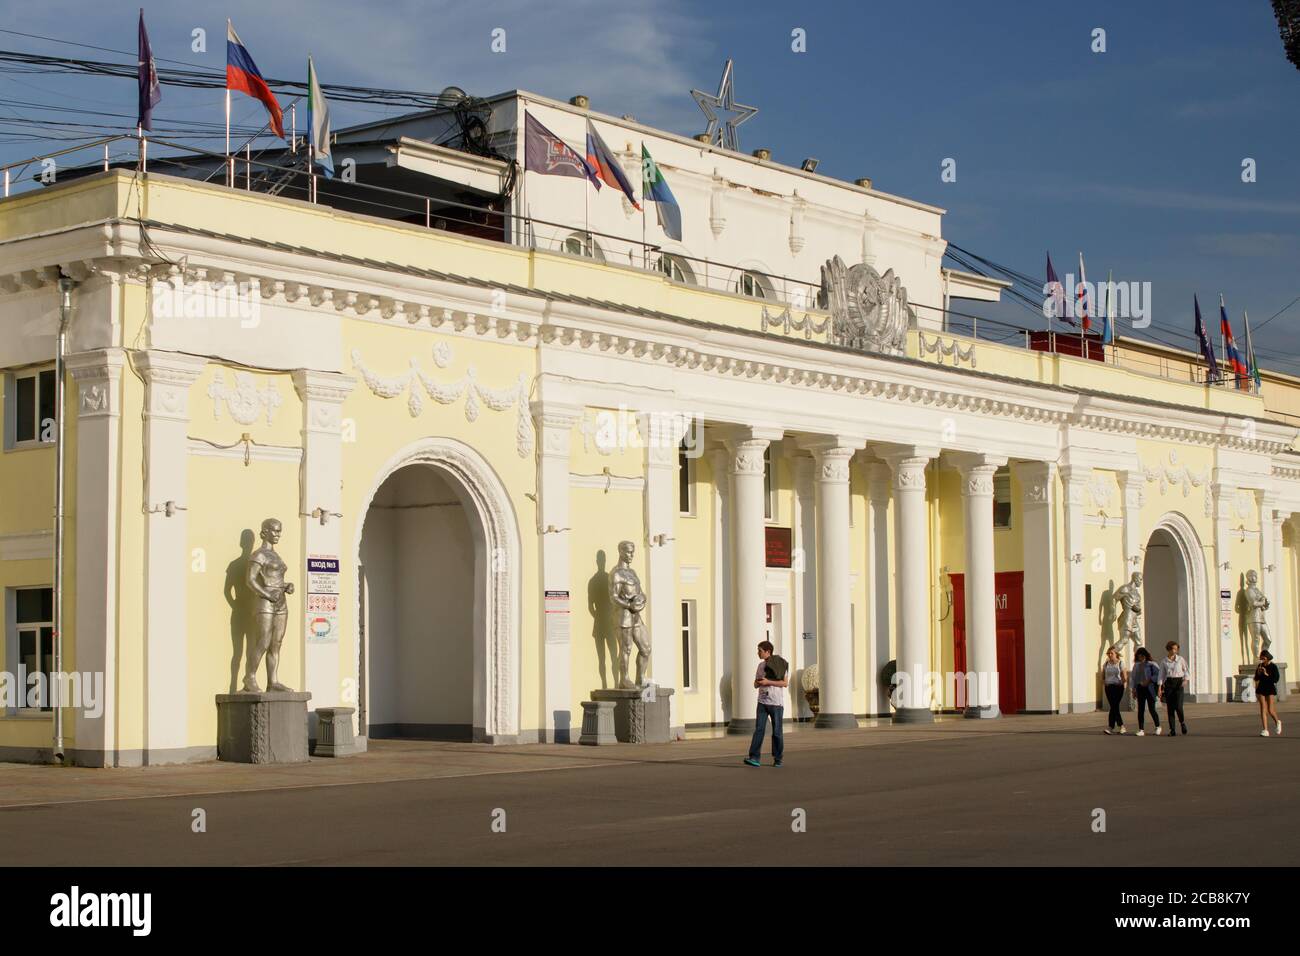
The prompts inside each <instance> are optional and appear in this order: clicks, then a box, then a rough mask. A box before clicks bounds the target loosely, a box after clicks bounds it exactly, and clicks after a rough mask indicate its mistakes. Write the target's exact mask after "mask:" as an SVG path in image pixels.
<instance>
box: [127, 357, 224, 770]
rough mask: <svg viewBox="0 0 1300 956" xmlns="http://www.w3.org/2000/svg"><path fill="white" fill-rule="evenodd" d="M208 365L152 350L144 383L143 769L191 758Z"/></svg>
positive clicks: (142, 366) (139, 363)
mask: <svg viewBox="0 0 1300 956" xmlns="http://www.w3.org/2000/svg"><path fill="white" fill-rule="evenodd" d="M206 365H207V359H205V358H199V357H196V356H191V355H183V354H180V353H176V352H156V351H146V352H142V353H140V354H139V356H138V357H137V359H136V367H137V368H138V370H139V372H140V374H141V375H142V376H143V377H144V381H145V401H144V417H145V422H144V442H145V448H144V456H145V475H144V487H145V495H144V500H145V511H146V512H147V514H146V515H145V524H146V531H145V558H144V577H145V619H144V647H145V651H144V653H145V728H144V730H145V733H144V741H145V744H144V754H143V756H142V759H143V762H144V763H146V764H155V763H168V762H175V761H178V760H184V759H186V756H187V755H186V753H185V752H184V751H185V747H186V745H187V743H188V738H189V733H188V731H189V691H188V688H189V667H188V657H189V655H188V653H187V641H188V635H189V633H190V626H189V625H190V622H189V619H188V617H187V615H186V603H187V602H186V594H187V593H188V590H189V573H190V554H189V518H188V515H189V511H188V510H187V509H188V504H189V502H188V498H189V451H188V444H189V443H188V440H187V438H186V433H187V432H188V430H189V423H190V386H191V385H192V384H193V383H194V381H195V379H197V378H198V377H199V375H200V374H201V373H202V371H203V368H204V367H205V366H206Z"/></svg>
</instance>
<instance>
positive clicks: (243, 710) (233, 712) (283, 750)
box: [217, 690, 311, 763]
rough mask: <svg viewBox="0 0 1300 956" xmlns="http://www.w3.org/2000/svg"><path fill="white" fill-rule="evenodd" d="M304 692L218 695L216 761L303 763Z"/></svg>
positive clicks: (305, 697)
mask: <svg viewBox="0 0 1300 956" xmlns="http://www.w3.org/2000/svg"><path fill="white" fill-rule="evenodd" d="M309 700H311V694H308V693H306V692H304V691H284V690H281V691H267V692H266V693H262V694H249V693H239V694H218V695H217V759H218V760H229V761H231V762H233V763H304V762H305V761H306V760H307V701H309Z"/></svg>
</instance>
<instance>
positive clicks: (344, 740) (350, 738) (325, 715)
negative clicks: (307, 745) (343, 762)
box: [312, 707, 361, 757]
mask: <svg viewBox="0 0 1300 956" xmlns="http://www.w3.org/2000/svg"><path fill="white" fill-rule="evenodd" d="M356 712H357V709H356V708H355V707H318V708H316V720H317V724H316V747H315V749H314V750H313V751H312V756H313V757H347V756H350V755H351V754H355V753H360V752H361V751H360V748H358V747H357V741H356V737H355V736H354V735H353V733H352V715H353V714H355V713H356Z"/></svg>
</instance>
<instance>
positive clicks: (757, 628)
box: [727, 428, 781, 734]
mask: <svg viewBox="0 0 1300 956" xmlns="http://www.w3.org/2000/svg"><path fill="white" fill-rule="evenodd" d="M780 437H781V432H780V430H778V429H759V428H743V429H736V430H735V431H734V432H733V433H732V434H731V435H730V436H729V437H728V438H727V451H728V453H729V455H730V463H729V464H730V473H731V541H732V560H731V569H732V595H733V598H732V602H731V610H732V614H731V720H730V721H728V723H727V732H728V733H730V734H752V733H753V732H754V714H755V712H756V710H757V708H758V691H757V690H755V689H754V674H755V672H756V671H757V670H758V651H757V649H756V648H757V646H758V644H759V642H760V641H762V640H763V639H764V637H763V635H764V633H765V630H766V624H767V616H766V593H767V549H766V540H765V534H764V522H763V452H764V451H765V450H766V449H767V446H768V444H769V443H770V442H773V441H775V440H776V439H778V438H780Z"/></svg>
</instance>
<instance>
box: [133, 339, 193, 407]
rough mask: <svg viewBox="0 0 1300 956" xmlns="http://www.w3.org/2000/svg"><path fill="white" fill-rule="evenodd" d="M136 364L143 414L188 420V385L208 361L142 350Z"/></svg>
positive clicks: (190, 356)
mask: <svg viewBox="0 0 1300 956" xmlns="http://www.w3.org/2000/svg"><path fill="white" fill-rule="evenodd" d="M134 364H135V367H136V369H137V370H138V371H139V372H140V374H141V376H143V378H144V382H145V417H146V418H150V419H153V418H157V419H165V420H168V421H175V422H189V420H190V386H191V385H193V384H194V383H195V381H197V380H198V377H199V376H200V375H202V374H203V370H204V368H206V367H207V364H208V360H207V359H206V358H202V357H200V356H196V355H185V354H183V353H180V352H158V351H153V350H149V351H146V352H141V353H139V354H138V356H137V357H136V359H135V363H134Z"/></svg>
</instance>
